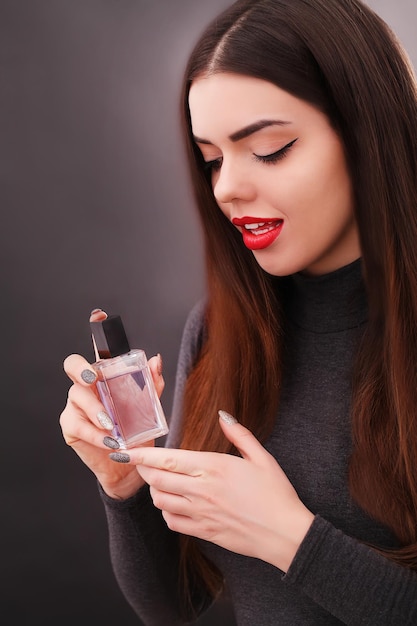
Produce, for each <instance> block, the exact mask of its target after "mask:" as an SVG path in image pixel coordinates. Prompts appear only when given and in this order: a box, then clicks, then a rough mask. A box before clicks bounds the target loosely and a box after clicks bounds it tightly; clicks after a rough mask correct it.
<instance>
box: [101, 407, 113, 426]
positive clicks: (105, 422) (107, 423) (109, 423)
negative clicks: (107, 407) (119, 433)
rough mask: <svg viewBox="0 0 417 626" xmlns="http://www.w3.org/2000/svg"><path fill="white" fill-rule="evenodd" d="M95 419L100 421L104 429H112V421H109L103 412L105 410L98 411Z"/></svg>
mask: <svg viewBox="0 0 417 626" xmlns="http://www.w3.org/2000/svg"><path fill="white" fill-rule="evenodd" d="M97 419H98V421H99V422H100V424H101V426H102V427H103V428H105V429H106V430H112V429H113V422H112V421H111V419H110V417H109V416H108V415H107V413H105V411H100V412H99V413H97Z"/></svg>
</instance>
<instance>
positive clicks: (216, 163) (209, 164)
mask: <svg viewBox="0 0 417 626" xmlns="http://www.w3.org/2000/svg"><path fill="white" fill-rule="evenodd" d="M222 163H223V157H219V158H218V159H213V160H212V161H205V162H204V171H205V172H215V171H217V170H219V169H220V168H221V166H222Z"/></svg>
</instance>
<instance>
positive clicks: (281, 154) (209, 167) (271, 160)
mask: <svg viewBox="0 0 417 626" xmlns="http://www.w3.org/2000/svg"><path fill="white" fill-rule="evenodd" d="M297 140H298V137H297V138H296V139H293V140H292V141H290V142H289V143H287V145H286V146H284V147H283V148H280V149H279V150H277V151H276V152H273V153H272V154H265V155H259V154H254V155H253V156H254V159H255V161H258V162H260V163H265V164H267V165H274V164H275V163H278V161H281V159H283V158H285V157H286V156H287V153H288V152H289V150H290V149H291V148H292V147H293V145H294V144H295V142H296V141H297ZM221 166H222V159H221V157H220V158H218V159H214V160H213V161H206V162H205V164H204V169H205V170H206V171H211V172H213V171H214V172H216V171H218V170H219V169H220V168H221Z"/></svg>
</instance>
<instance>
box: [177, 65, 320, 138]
mask: <svg viewBox="0 0 417 626" xmlns="http://www.w3.org/2000/svg"><path fill="white" fill-rule="evenodd" d="M189 108H190V115H191V125H192V131H193V134H194V135H196V136H198V137H204V136H205V135H206V134H207V132H209V131H210V130H211V128H212V127H213V126H215V127H216V129H217V130H219V131H220V130H222V129H223V130H225V132H228V133H229V132H233V131H234V130H237V129H238V128H242V127H244V126H246V125H247V124H250V123H253V121H254V120H255V119H268V118H277V119H282V120H287V121H290V122H291V121H293V120H294V119H297V118H300V117H303V118H306V116H307V117H308V116H309V114H311V113H312V112H314V111H315V112H316V113H317V111H316V109H314V108H313V107H312V106H311V105H309V104H308V103H307V102H305V101H304V100H301V99H299V98H296V97H295V96H293V95H292V94H290V93H288V92H287V91H284V90H283V89H281V88H279V87H277V86H276V85H274V84H273V83H270V82H268V81H265V80H261V79H258V78H253V77H251V76H242V75H239V74H232V73H226V72H224V73H217V74H212V75H210V76H203V77H200V78H197V79H196V80H195V81H193V83H192V85H191V88H190V93H189Z"/></svg>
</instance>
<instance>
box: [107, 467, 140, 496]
mask: <svg viewBox="0 0 417 626" xmlns="http://www.w3.org/2000/svg"><path fill="white" fill-rule="evenodd" d="M97 478H98V481H99V483H100V485H101V488H102V489H103V491H104V493H105V494H106V495H107V496H108V497H109V498H112V499H113V500H127V499H128V498H131V497H132V496H134V495H135V494H136V493H137V492H138V491H139V489H141V488H142V487H143V486H144V485H145V481H144V480H143V478H142V477H141V476H139V474H138V473H137V472H136V470H135V471H134V472H132V473H131V474H129V475H128V476H126V477H124V478H123V479H122V480H120V481H118V482H117V483H115V482H111V483H108V482H106V481H102V480H100V478H99V477H97Z"/></svg>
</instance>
